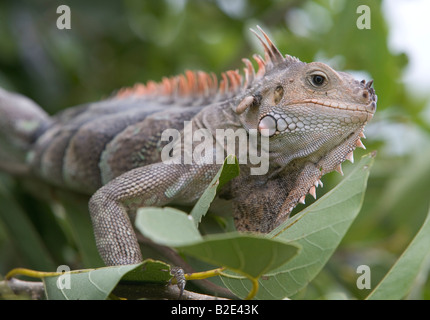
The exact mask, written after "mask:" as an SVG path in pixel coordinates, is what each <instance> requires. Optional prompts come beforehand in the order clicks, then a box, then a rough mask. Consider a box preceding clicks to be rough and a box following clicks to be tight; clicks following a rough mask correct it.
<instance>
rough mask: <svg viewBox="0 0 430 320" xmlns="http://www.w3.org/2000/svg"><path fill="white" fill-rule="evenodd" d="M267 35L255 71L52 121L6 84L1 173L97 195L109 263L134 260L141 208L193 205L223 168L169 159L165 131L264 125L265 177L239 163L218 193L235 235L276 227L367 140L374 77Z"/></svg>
mask: <svg viewBox="0 0 430 320" xmlns="http://www.w3.org/2000/svg"><path fill="white" fill-rule="evenodd" d="M259 30H260V32H261V34H262V36H263V37H260V36H259V35H258V34H257V33H256V35H257V36H258V37H259V39H260V41H261V43H262V45H263V47H264V52H265V57H264V58H262V57H260V56H254V59H255V60H256V62H257V64H258V71H257V72H255V70H254V67H253V66H252V64H251V62H250V61H249V60H247V59H244V62H245V69H244V75H243V76H242V75H240V74H239V73H238V72H237V71H227V72H225V73H223V74H222V79H221V80H220V81H219V82H218V80H217V79H216V77H215V76H214V75H213V74H207V73H203V72H190V71H188V72H186V73H185V75H180V76H176V77H171V78H164V79H163V81H161V82H160V83H155V82H148V83H147V84H146V85H142V84H139V85H136V86H135V87H134V88H129V89H123V90H121V91H119V92H118V93H117V94H116V95H115V96H113V97H111V98H109V99H107V100H104V101H100V102H95V103H90V104H86V105H83V106H80V107H75V108H71V109H68V110H66V111H63V112H61V113H59V114H57V115H55V116H53V117H49V116H48V115H46V113H44V111H43V110H42V109H40V108H39V107H38V106H37V105H36V104H35V103H34V102H32V101H30V100H29V99H27V98H24V97H22V96H19V95H16V94H12V93H9V92H6V91H4V90H1V89H0V125H1V127H0V146H1V149H0V169H3V170H4V171H7V172H10V173H13V174H20V175H24V174H25V175H34V176H37V177H39V178H41V179H43V180H44V181H46V182H48V183H50V184H53V185H57V186H61V187H64V188H68V189H70V190H73V191H77V192H81V193H86V194H89V195H92V197H91V200H90V202H89V210H90V214H91V218H92V222H93V228H94V232H95V238H96V242H97V247H98V250H99V252H100V255H101V257H102V258H103V260H104V261H105V263H106V264H107V265H121V264H132V263H137V262H140V261H142V255H141V252H140V248H139V245H138V242H137V238H136V235H135V232H134V230H133V227H132V224H131V222H130V218H129V215H128V214H129V213H130V212H131V211H133V210H135V209H136V208H138V207H141V206H165V205H173V204H192V203H194V202H195V201H196V200H197V199H198V198H199V197H200V196H201V194H202V192H203V190H205V188H206V187H207V186H208V184H209V183H210V181H211V180H212V178H213V177H214V176H215V174H216V173H217V171H218V170H219V168H220V165H219V164H200V163H198V162H196V161H195V162H193V163H191V164H186V163H184V162H183V161H182V162H180V163H177V164H168V163H164V162H163V161H161V151H162V148H163V146H165V145H166V144H167V143H168V142H163V141H161V135H162V132H163V131H164V130H166V129H178V130H182V131H181V135H182V136H181V138H182V139H183V138H184V130H183V129H184V121H191V125H192V130H193V132H196V131H197V130H198V129H207V130H209V132H210V133H211V134H213V135H215V133H216V129H233V130H237V129H241V128H244V129H245V130H246V131H247V132H249V131H250V130H251V129H257V130H258V131H259V132H261V133H262V134H263V135H265V136H268V137H269V160H270V162H269V168H268V172H267V173H266V174H264V175H252V174H250V170H251V168H252V165H251V164H241V166H240V169H241V171H240V175H239V176H238V177H237V178H235V179H233V180H232V181H231V182H229V183H228V184H227V185H226V186H225V187H224V188H223V190H222V191H221V194H220V196H221V197H223V198H226V199H230V200H231V201H232V206H233V214H234V220H235V225H236V227H237V229H238V230H244V231H255V232H269V231H271V230H272V229H273V228H275V227H276V226H278V225H279V224H280V223H281V222H282V221H284V220H285V219H286V218H287V217H288V215H289V213H290V212H291V210H292V209H293V208H294V207H295V206H296V205H297V203H299V202H304V200H305V197H306V195H307V194H308V193H309V194H311V195H313V196H314V197H316V187H318V186H319V185H322V183H321V180H320V179H321V177H322V176H323V175H324V174H325V173H328V172H331V171H333V170H337V171H341V166H340V165H341V163H342V162H343V161H345V160H346V159H348V160H350V161H352V160H353V158H352V152H353V151H354V149H355V148H356V147H364V146H363V145H362V143H361V140H360V138H361V137H364V134H363V129H364V126H365V125H366V123H367V122H368V121H369V120H370V119H371V118H372V116H373V114H374V112H375V110H376V95H375V92H374V90H373V88H372V87H371V85H372V81H370V82H368V83H366V82H365V81H364V80H363V81H361V82H359V81H357V80H355V79H354V78H353V77H352V76H351V75H349V74H346V73H343V72H336V71H335V70H333V69H332V68H330V67H329V66H327V65H325V64H323V63H319V62H312V63H304V62H301V61H299V60H298V59H297V58H294V57H291V56H288V55H286V56H285V57H284V56H282V55H281V54H280V52H279V51H278V49H277V48H276V47H275V46H274V44H273V43H272V42H271V41H270V39H269V38H268V37H267V35H266V34H265V33H264V32H263V31H262V30H261V29H259ZM263 129H266V130H263ZM193 144H194V146H195V145H196V144H197V142H193ZM214 148H215V145H214ZM181 150H182V151H185V150H184V146H182V149H181ZM181 159H182V160H184V159H183V153H182V158H181Z"/></svg>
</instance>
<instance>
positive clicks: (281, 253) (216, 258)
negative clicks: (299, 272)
mask: <svg viewBox="0 0 430 320" xmlns="http://www.w3.org/2000/svg"><path fill="white" fill-rule="evenodd" d="M178 249H179V250H180V251H181V252H184V253H186V254H189V255H191V256H193V257H195V258H197V259H200V260H203V261H205V262H208V263H210V264H213V265H218V266H223V267H226V268H228V269H230V270H233V271H235V272H238V273H240V274H242V275H246V276H250V277H252V278H258V277H260V276H262V275H263V274H266V273H268V272H270V271H272V270H273V269H275V268H278V267H280V266H282V265H283V264H285V263H286V262H287V261H288V260H290V259H291V258H293V257H294V256H295V255H296V254H297V252H298V247H297V246H296V245H293V244H289V243H286V242H284V241H279V240H276V239H269V238H265V237H263V236H261V235H251V234H240V233H237V232H233V233H229V234H218V235H212V236H207V237H205V239H204V240H203V241H201V242H199V243H195V244H192V245H188V246H181V247H178Z"/></svg>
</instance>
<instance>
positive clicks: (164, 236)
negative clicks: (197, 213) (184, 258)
mask: <svg viewBox="0 0 430 320" xmlns="http://www.w3.org/2000/svg"><path fill="white" fill-rule="evenodd" d="M190 218H191V216H189V215H187V214H186V213H185V212H183V211H180V210H177V209H174V208H169V207H165V208H156V207H148V208H140V209H138V210H137V216H136V220H135V225H136V227H137V228H138V229H139V231H140V232H141V233H142V234H143V235H144V236H145V237H147V238H149V239H151V240H152V241H154V242H156V243H158V244H162V245H165V246H172V247H174V246H180V245H184V244H189V243H193V242H196V241H199V240H201V238H202V237H201V235H200V233H199V231H198V230H197V228H196V226H195V224H194V222H193V220H192V219H190Z"/></svg>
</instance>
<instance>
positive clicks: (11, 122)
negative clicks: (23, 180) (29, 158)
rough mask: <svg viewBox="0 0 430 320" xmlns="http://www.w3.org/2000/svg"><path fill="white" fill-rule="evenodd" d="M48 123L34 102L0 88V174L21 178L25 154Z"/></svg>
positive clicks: (24, 169)
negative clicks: (4, 173) (16, 175)
mask: <svg viewBox="0 0 430 320" xmlns="http://www.w3.org/2000/svg"><path fill="white" fill-rule="evenodd" d="M50 122H51V120H50V118H49V116H48V114H47V113H46V112H45V111H43V110H42V109H41V108H40V107H39V106H38V105H37V104H36V103H35V102H33V101H32V100H30V99H28V98H26V97H24V96H22V95H19V94H16V93H11V92H8V91H6V90H4V89H2V88H0V170H3V171H7V172H10V173H13V174H25V173H26V172H27V171H28V170H29V168H28V165H27V164H26V160H25V159H26V155H27V152H28V151H29V150H30V148H31V146H32V144H33V143H34V142H35V141H36V139H37V137H38V136H39V135H40V134H41V133H42V132H43V131H44V130H45V129H46V128H47V127H48V126H49V124H50Z"/></svg>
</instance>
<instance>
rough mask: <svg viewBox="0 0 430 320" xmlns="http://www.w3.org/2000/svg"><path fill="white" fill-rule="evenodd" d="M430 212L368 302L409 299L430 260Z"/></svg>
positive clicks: (370, 295)
mask: <svg viewBox="0 0 430 320" xmlns="http://www.w3.org/2000/svg"><path fill="white" fill-rule="evenodd" d="M429 244H430V211H429V213H428V215H427V218H426V219H425V221H424V223H423V225H422V227H421V229H420V230H419V231H418V233H417V234H416V236H415V238H414V239H413V240H412V242H411V243H410V244H409V246H408V247H407V248H406V250H405V251H404V252H403V254H402V255H401V256H400V258H399V259H398V260H397V262H396V263H395V264H394V266H393V267H392V268H391V269H390V271H389V272H388V273H387V274H386V275H385V277H384V278H383V279H382V280H381V282H380V283H379V284H378V286H377V287H376V288H375V289H374V290H373V291H372V292H371V293H370V294H369V296H368V297H367V299H368V300H381V299H385V300H399V299H403V298H405V297H407V295H408V294H409V292H410V291H411V289H412V287H413V286H414V282H415V280H416V279H417V277H418V275H419V274H420V271H421V270H422V268H423V266H424V265H425V264H426V263H427V260H428V259H429V258H430V246H429Z"/></svg>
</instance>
